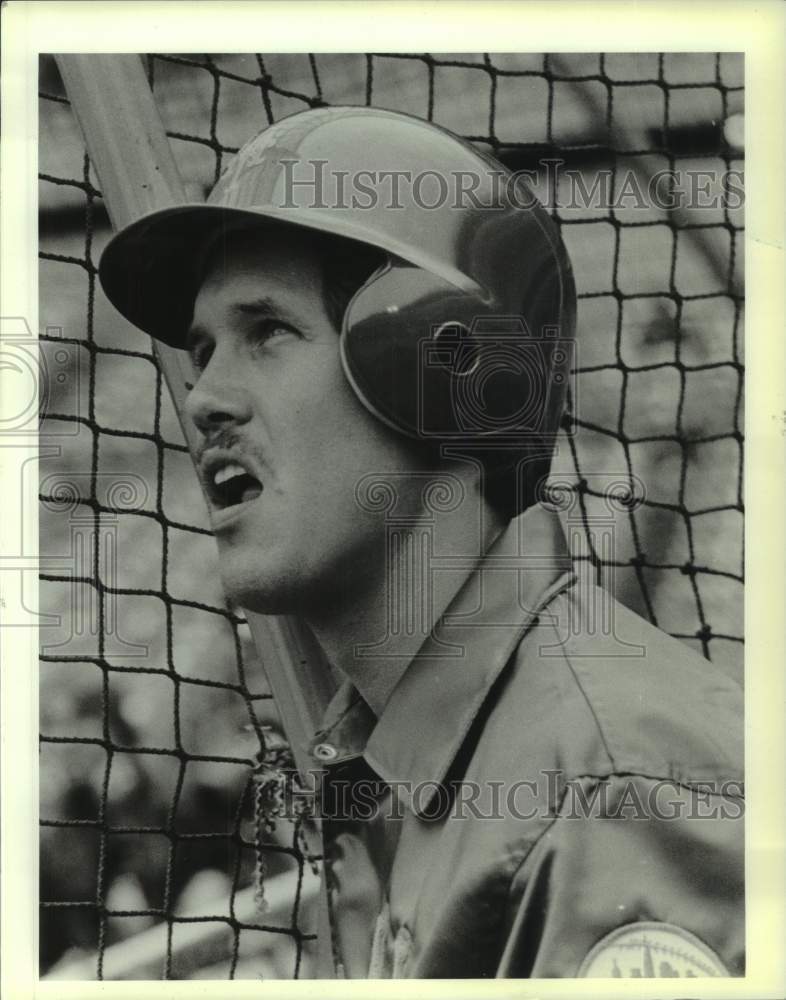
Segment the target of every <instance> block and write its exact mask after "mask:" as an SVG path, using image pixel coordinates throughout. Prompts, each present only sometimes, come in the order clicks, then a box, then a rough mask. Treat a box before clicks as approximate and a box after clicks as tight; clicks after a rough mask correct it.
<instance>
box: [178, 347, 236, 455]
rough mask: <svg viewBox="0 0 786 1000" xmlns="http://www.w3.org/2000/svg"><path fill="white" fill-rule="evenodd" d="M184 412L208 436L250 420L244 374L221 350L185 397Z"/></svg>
mask: <svg viewBox="0 0 786 1000" xmlns="http://www.w3.org/2000/svg"><path fill="white" fill-rule="evenodd" d="M185 413H186V416H187V417H188V419H189V420H190V421H191V422H192V423H193V424H194V425H195V426H196V427H197V428H198V430H200V431H201V433H202V434H204V435H205V436H209V435H210V434H211V433H214V432H216V431H218V430H222V429H224V430H225V429H226V428H227V427H228V426H230V425H233V424H244V423H247V422H248V421H249V420H250V419H251V413H252V409H251V399H250V397H249V394H248V392H247V390H246V388H245V386H244V384H243V377H242V373H241V372H239V371H238V370H237V368H236V367H235V366H233V365H232V362H231V360H230V359H229V358H228V357H227V356H226V355H224V354H223V353H222V354H220V353H219V350H218V349H217V350H215V351H214V352H213V354H212V356H211V358H210V361H209V362H208V364H207V367H206V368H204V369H203V371H202V372H201V373H200V374H199V378H198V380H197V382H196V384H195V385H194V386H193V388H192V389H191V391H190V392H189V394H188V396H187V397H186V402H185Z"/></svg>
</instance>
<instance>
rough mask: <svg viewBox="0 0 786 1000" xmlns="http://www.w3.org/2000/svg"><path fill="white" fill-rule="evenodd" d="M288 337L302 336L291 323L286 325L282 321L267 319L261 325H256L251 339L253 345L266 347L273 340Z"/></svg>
mask: <svg viewBox="0 0 786 1000" xmlns="http://www.w3.org/2000/svg"><path fill="white" fill-rule="evenodd" d="M286 336H296V337H298V336H300V334H299V331H298V330H296V329H295V328H294V327H293V326H290V325H289V323H285V322H284V321H283V320H280V319H265V320H262V321H261V322H259V323H256V324H255V325H254V327H253V329H252V331H251V333H250V336H249V339H250V341H251V343H252V344H253V345H254V346H255V347H257V346H264V345H265V344H267V343H268V342H269V341H271V340H275V339H276V338H278V337H286Z"/></svg>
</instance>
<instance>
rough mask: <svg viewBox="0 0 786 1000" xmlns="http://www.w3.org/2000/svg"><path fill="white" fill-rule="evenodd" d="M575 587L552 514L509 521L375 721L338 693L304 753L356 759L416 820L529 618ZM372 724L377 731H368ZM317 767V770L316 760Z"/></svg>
mask: <svg viewBox="0 0 786 1000" xmlns="http://www.w3.org/2000/svg"><path fill="white" fill-rule="evenodd" d="M574 580H575V574H574V572H573V568H572V563H571V559H570V555H569V553H568V550H567V546H566V544H565V538H564V535H563V531H562V526H561V524H560V522H559V519H558V517H557V515H556V514H554V513H552V512H550V511H547V510H545V509H544V508H542V507H539V506H535V507H531V508H530V509H529V510H527V511H526V512H525V513H524V514H522V515H520V516H519V517H517V518H514V520H512V521H511V522H510V524H509V525H508V527H507V529H506V530H505V531H504V532H503V533H502V534H501V535H500V536H499V538H498V539H497V540H496V542H495V543H494V545H493V546H492V547H491V548H490V549H489V551H488V552H487V553H486V554H485V556H484V557H483V559H482V560H481V561H480V563H479V564H478V566H477V568H476V569H475V571H474V572H473V573H472V574H471V575H470V576H469V577H468V579H467V581H466V583H465V584H464V586H463V587H462V588H461V590H460V591H459V592H458V594H457V595H456V597H455V598H454V600H453V602H452V603H451V605H450V606H449V608H448V609H447V611H446V612H445V614H444V615H443V616H442V618H441V620H440V621H439V622H438V623H437V625H436V626H435V627H434V629H433V630H432V632H431V634H430V635H429V637H428V638H427V639H426V641H425V642H424V644H423V645H422V646H421V648H420V650H419V652H418V653H417V654H416V656H415V657H414V659H413V660H412V662H411V663H410V665H409V666H408V667H407V670H406V671H405V672H404V674H403V676H402V677H401V679H400V680H399V682H398V684H397V685H396V687H395V688H394V689H393V692H392V694H391V696H390V699H389V701H388V703H387V705H386V706H385V709H384V711H383V713H382V715H381V717H380V718H379V720H378V721H376V720H375V719H374V716H373V714H372V713H371V711H370V709H369V708H368V706H367V705H366V703H365V702H364V701H363V699H362V698H361V697H360V695H359V694H358V693H357V691H356V690H355V688H354V687H353V686H352V685H351V684H350V683H348V682H347V683H346V684H344V685H342V687H341V688H340V689H339V692H338V693H337V695H336V697H335V698H334V699H333V701H332V702H331V704H330V706H329V707H328V711H327V713H326V715H325V720H324V726H323V728H322V729H321V730H320V732H319V733H318V734H317V735H316V737H315V739H314V741H313V743H312V752H313V750H314V748H316V747H318V746H320V744H321V745H322V746H324V744H325V743H326V742H328V741H329V745H330V747H331V748H333V749H334V752H335V757H334V761H333V762H334V763H340V762H342V761H346V760H348V759H351V758H353V757H357V756H358V755H359V754H360V755H362V756H363V757H364V758H365V760H366V763H367V764H368V765H369V766H370V767H371V768H373V770H374V771H375V772H376V773H377V774H378V775H379V776H380V777H381V778H383V779H384V780H385V781H386V782H388V783H401V784H399V785H398V788H399V794H400V795H401V797H402V798H403V800H404V801H405V802H407V803H408V804H410V805H412V806H413V807H415V808H417V811H419V812H420V813H423V812H426V811H427V810H428V805H429V801H430V796H429V795H428V794H420V795H419V796H418V801H417V803H411V802H410V801H409V793H410V791H411V790H412V789H414V788H415V787H419V788H421V789H422V790H424V791H426V790H427V788H428V787H431V788H432V789H434V791H435V790H436V789H435V788H434V785H433V784H432V783H436V784H438V783H440V782H443V781H444V780H445V778H446V776H447V773H448V770H449V769H450V767H451V765H452V764H453V762H454V760H455V758H456V756H457V754H458V752H459V750H460V749H461V746H462V744H463V743H464V740H465V739H466V737H467V734H468V732H469V730H470V727H471V726H472V723H473V722H474V720H475V719H476V717H477V715H478V713H479V712H480V709H481V707H482V706H483V703H484V701H485V700H486V697H487V695H488V693H489V690H490V689H491V687H492V685H493V684H494V682H495V680H496V679H497V677H498V676H499V674H500V672H501V671H502V669H503V667H504V666H505V665H506V663H507V662H508V661H509V660H510V657H511V656H512V654H513V653H514V651H515V649H516V647H517V646H518V644H519V642H520V641H521V638H522V636H523V635H524V634H525V632H526V631H527V629H528V628H529V626H530V624H531V623H532V621H533V619H534V618H535V616H536V615H537V614H538V612H539V611H540V610H541V609H542V608H543V607H544V606H545V605H546V604H547V603H548V602H549V601H550V600H551V598H552V597H553V596H554V595H555V594H556V593H558V592H559V591H561V590H563V589H565V588H566V587H568V586H570V585H571V584H572V583H573V582H574ZM375 722H376V724H375ZM320 763H321V764H323V765H324V763H325V760H324V759H322V760H320Z"/></svg>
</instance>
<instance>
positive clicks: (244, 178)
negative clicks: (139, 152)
mask: <svg viewBox="0 0 786 1000" xmlns="http://www.w3.org/2000/svg"><path fill="white" fill-rule="evenodd" d="M100 274H101V280H102V283H103V286H104V288H105V290H106V292H107V294H108V295H109V297H110V299H111V300H112V301H113V302H114V303H115V305H116V306H117V307H118V308H119V309H120V310H121V312H123V313H124V315H126V316H127V317H128V318H129V319H130V320H132V321H133V322H134V323H136V324H137V325H138V326H140V327H141V328H142V329H144V330H146V331H147V332H149V333H150V334H151V335H152V336H154V337H157V338H159V339H161V340H162V341H164V342H166V343H168V344H170V345H173V346H176V347H180V348H183V349H186V350H188V351H189V352H190V355H191V358H192V361H193V364H194V367H195V369H196V372H197V378H196V380H195V383H194V385H193V388H192V390H191V393H190V396H189V398H188V402H187V415H188V418H189V419H190V420H191V421H193V423H194V425H195V426H196V428H198V430H199V433H200V441H201V450H200V454H199V471H200V475H201V476H202V479H203V483H204V486H205V490H206V493H207V495H208V498H209V501H210V505H211V518H212V522H213V527H214V530H215V534H216V538H217V541H218V545H219V551H220V566H221V573H222V578H223V582H224V586H225V588H226V591H227V594H228V596H229V598H230V599H231V600H232V601H234V602H235V603H237V604H240V605H243V606H244V607H246V608H249V609H251V610H254V611H259V612H264V613H296V614H298V615H301V616H302V617H303V618H304V619H305V621H306V622H307V623H308V624H309V626H310V627H311V629H312V630H313V632H314V633H315V635H316V636H317V638H318V639H319V642H320V644H321V645H322V647H323V649H324V651H325V653H326V655H327V658H328V660H329V661H330V663H331V664H332V665H333V666H334V667H335V668H336V669H337V671H338V672H339V674H340V675H341V676H342V677H343V678H344V683H343V684H342V687H341V688H340V690H339V692H338V693H337V695H336V697H335V699H334V701H333V703H332V704H331V706H330V708H329V710H328V712H327V715H326V717H325V719H324V722H323V726H322V728H321V729H320V731H319V732H317V733H315V734H314V739H313V742H312V745H311V752H312V756H313V759H314V763H315V767H319V768H321V769H323V771H324V780H323V782H322V788H321V802H320V807H321V809H322V813H323V816H324V817H325V824H324V828H325V834H326V840H327V844H326V854H327V859H328V870H329V885H330V888H331V892H330V899H331V909H332V919H333V926H334V931H335V936H336V961H337V965H338V969H339V973H340V974H344V975H346V976H351V977H355V976H359V977H363V976H369V977H372V978H375V977H388V976H394V977H397V976H408V977H448V978H457V977H480V976H502V977H508V976H510V977H514V976H515V977H519V976H521V977H540V976H543V977H554V976H643V977H649V976H669V977H673V976H713V975H721V976H722V975H739V974H741V973H742V971H743V950H744V914H743V907H742V875H743V871H742V869H743V852H742V827H743V823H742V806H741V793H742V763H741V756H742V755H741V734H740V720H741V706H740V691H739V689H738V688H737V686H736V685H735V684H734V683H733V682H731V681H730V680H728V679H726V678H724V677H723V676H720V675H718V674H717V673H714V672H713V671H712V668H711V667H710V666H709V665H708V664H706V663H705V661H703V660H701V659H700V658H698V657H696V656H695V655H693V654H692V653H691V652H690V651H689V650H688V649H687V648H685V647H684V646H682V645H681V644H679V643H677V642H676V641H675V640H673V639H671V638H669V637H668V636H666V635H664V634H663V633H661V632H659V631H658V630H657V629H655V628H653V627H651V626H650V625H648V624H647V623H645V622H644V621H643V620H641V619H640V618H638V617H637V616H635V615H633V614H632V613H631V612H629V611H627V610H626V609H624V608H623V607H621V606H620V605H618V604H616V603H615V602H614V601H613V600H612V598H611V597H610V596H609V595H608V594H606V593H605V592H603V591H601V590H599V589H598V588H595V587H585V586H579V583H578V580H577V576H576V574H575V573H574V571H573V569H572V566H571V562H570V558H569V554H568V552H567V549H566V546H565V541H564V538H563V536H562V531H561V527H560V523H559V520H558V518H557V516H556V514H555V513H554V512H553V511H552V510H549V509H548V507H549V505H548V503H546V502H545V501H547V500H548V491H547V489H546V488H545V477H546V474H547V473H548V468H549V463H550V460H551V455H552V451H553V447H554V436H555V434H556V432H557V431H558V429H559V426H560V420H561V416H562V413H563V409H564V405H565V400H566V393H567V381H568V373H569V370H570V366H571V356H572V343H573V326H574V318H575V291H574V286H573V279H572V275H571V270H570V265H569V262H568V259H567V255H566V253H565V250H564V247H563V246H562V243H561V241H560V239H559V235H558V232H557V230H556V228H555V226H554V225H553V223H552V222H551V220H550V219H549V217H548V215H547V214H546V212H545V211H544V210H543V208H542V207H541V206H540V205H539V204H538V203H537V201H536V200H535V199H534V197H533V196H532V193H531V191H530V189H529V188H528V187H527V185H526V183H525V182H524V181H523V180H521V179H520V178H513V177H511V176H510V175H509V174H508V173H507V172H506V171H504V170H502V168H501V167H500V166H499V164H496V163H495V162H494V161H492V160H490V159H489V158H487V157H485V156H483V155H481V154H480V153H478V152H477V151H476V150H475V149H473V148H472V147H470V146H469V145H468V144H465V143H463V142H461V141H459V140H458V139H456V138H455V137H454V136H452V135H451V134H450V133H448V132H446V131H444V130H441V129H437V128H435V127H434V126H431V125H428V124H426V123H424V122H420V121H419V120H417V119H414V118H409V117H407V116H404V115H399V114H395V113H392V112H384V111H378V110H374V109H369V108H329V109H320V110H316V111H309V112H304V113H302V114H299V115H294V116H292V117H290V118H287V119H284V120H283V121H281V122H279V123H278V124H276V125H274V126H271V127H270V128H269V129H267V130H266V131H264V132H263V133H261V134H260V135H259V136H257V137H256V138H255V139H253V140H252V141H251V142H250V143H248V144H247V145H246V146H245V147H244V148H243V149H242V150H241V151H240V153H239V154H238V156H237V157H236V159H235V160H234V161H233V163H232V164H231V166H230V167H229V169H228V171H227V172H226V173H225V174H224V176H223V177H222V178H221V180H220V181H219V183H218V185H217V186H216V188H215V190H214V191H213V193H212V194H211V196H210V199H209V201H208V204H207V205H205V206H184V207H182V208H177V209H171V210H166V211H163V212H158V213H154V214H152V215H151V216H148V217H146V218H144V219H142V220H140V221H139V222H137V223H134V224H133V225H132V226H130V227H128V228H127V229H126V230H124V231H123V232H121V233H120V234H119V235H118V236H117V237H115V239H114V240H113V241H112V243H110V245H109V246H108V248H107V250H106V252H105V254H104V257H103V259H102V262H101V269H100Z"/></svg>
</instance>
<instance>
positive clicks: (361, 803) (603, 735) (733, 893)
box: [312, 507, 744, 978]
mask: <svg viewBox="0 0 786 1000" xmlns="http://www.w3.org/2000/svg"><path fill="white" fill-rule="evenodd" d="M522 553H523V555H522ZM741 694H742V692H741V689H740V687H739V686H738V685H737V684H736V683H735V682H734V681H733V680H731V679H730V678H728V677H727V676H725V675H724V674H722V673H721V672H720V671H719V670H718V669H717V668H715V667H714V666H713V664H712V663H711V662H708V661H706V660H704V659H703V658H701V657H700V656H698V655H697V654H695V653H693V652H692V651H691V650H690V649H689V648H687V647H686V646H685V645H684V644H682V643H680V642H678V641H677V640H675V639H673V638H671V637H670V636H668V635H666V634H665V633H663V632H661V631H659V630H658V629H657V628H654V627H653V626H651V625H649V624H648V623H647V622H645V621H644V620H643V619H642V618H640V617H639V616H637V615H636V614H633V613H632V612H631V611H629V610H627V609H626V608H625V607H623V606H622V605H620V604H619V603H618V602H616V601H614V600H613V599H612V598H611V596H610V595H609V594H608V593H606V592H605V591H603V590H601V589H599V588H597V587H594V586H584V585H583V584H581V583H580V581H579V579H578V578H577V575H576V573H575V572H574V570H573V568H572V566H571V561H570V558H569V556H568V553H567V550H566V546H565V540H564V536H563V534H562V528H561V525H560V523H559V520H558V518H557V516H556V515H555V514H552V513H549V512H547V511H545V510H544V509H542V508H539V507H536V508H531V509H530V510H529V511H528V512H526V513H525V514H523V515H522V516H520V517H519V518H516V519H515V520H514V521H512V522H511V524H510V525H509V527H508V529H507V530H506V531H505V532H504V533H503V535H502V536H501V537H500V538H499V539H498V540H497V542H496V543H495V545H494V546H493V547H492V548H491V550H490V551H489V552H488V554H487V555H486V556H485V557H484V558H483V560H482V561H481V562H480V564H479V566H478V568H477V570H476V572H475V573H474V574H473V575H472V576H471V577H470V578H469V579H468V581H467V583H466V584H465V586H464V587H463V588H462V589H461V591H460V592H459V593H458V595H457V597H456V598H455V600H454V601H453V603H452V605H451V606H450V607H449V609H448V611H447V612H446V614H445V615H444V616H443V618H442V620H441V621H440V623H439V625H438V626H437V627H436V628H435V629H434V630H433V632H432V635H431V636H430V637H429V639H428V640H427V641H426V643H425V644H424V645H423V647H422V648H421V650H420V652H419V653H418V655H417V656H416V657H415V659H414V660H413V661H412V663H411V664H410V665H409V667H408V669H407V671H406V672H405V673H404V675H403V676H402V678H401V680H400V681H399V683H398V685H397V686H396V688H395V689H394V691H393V694H392V696H391V697H390V699H389V701H388V703H387V705H386V707H385V710H384V712H383V713H382V715H381V717H380V718H379V719H376V718H375V717H374V716H373V715H372V713H371V712H370V710H369V709H368V707H367V705H366V704H365V702H364V701H363V700H362V698H361V697H360V696H359V694H358V693H357V692H356V691H355V690H354V688H353V687H352V686H351V685H350V684H346V685H345V686H344V687H343V688H342V689H340V691H339V692H338V694H337V695H336V697H335V699H334V701H333V702H332V704H331V706H330V708H329V711H328V713H327V716H326V718H325V721H324V727H323V728H322V730H321V731H320V732H319V733H318V734H317V736H316V738H315V740H314V742H313V744H312V753H313V755H314V759H315V765H317V766H319V767H324V768H325V772H324V773H325V780H324V782H323V786H322V796H323V802H322V806H323V812H324V814H325V816H326V817H327V818H326V819H325V821H324V824H323V829H324V832H325V837H326V857H327V862H328V886H329V896H330V901H331V910H332V919H333V924H334V929H335V935H336V951H337V959H338V962H339V974H343V975H345V976H347V977H370V978H386V977H444V978H461V977H494V976H497V977H576V976H612V977H653V976H654V977H677V976H679V977H693V976H725V975H733V976H738V975H742V974H743V973H744V957H743V956H744V906H743V867H744V866H743V826H744V817H743V806H742V792H743V762H742V706H741Z"/></svg>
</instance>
